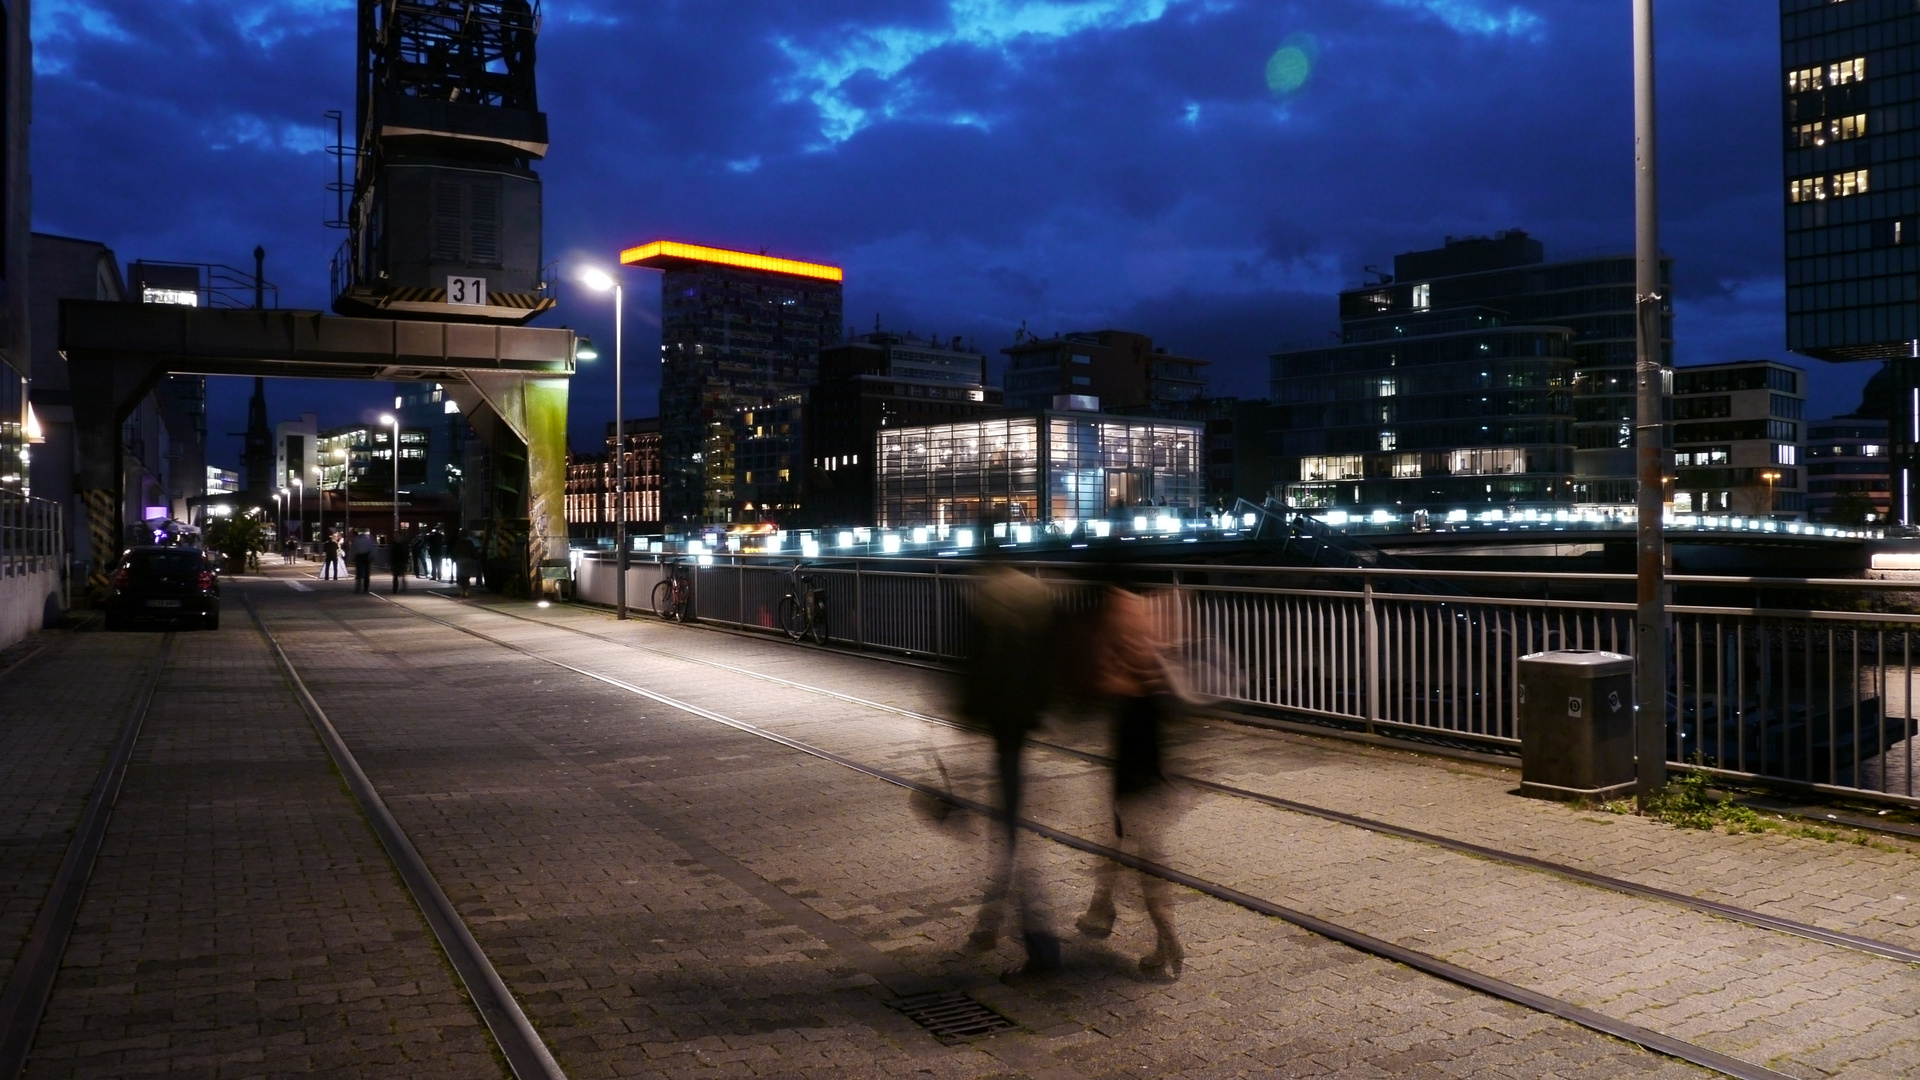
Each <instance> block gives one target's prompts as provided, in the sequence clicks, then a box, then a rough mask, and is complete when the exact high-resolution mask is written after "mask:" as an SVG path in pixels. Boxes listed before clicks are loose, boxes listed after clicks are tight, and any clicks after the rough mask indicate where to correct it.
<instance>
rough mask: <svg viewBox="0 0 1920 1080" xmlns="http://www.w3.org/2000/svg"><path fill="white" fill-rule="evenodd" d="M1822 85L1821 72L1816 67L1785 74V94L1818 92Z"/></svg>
mask: <svg viewBox="0 0 1920 1080" xmlns="http://www.w3.org/2000/svg"><path fill="white" fill-rule="evenodd" d="M1822 85H1824V80H1823V79H1822V78H1821V71H1820V69H1819V68H1817V67H1810V68H1801V69H1800V70H1798V71H1789V72H1787V92H1788V93H1790V94H1798V93H1801V92H1803V91H1807V90H1818V89H1820V87H1821V86H1822Z"/></svg>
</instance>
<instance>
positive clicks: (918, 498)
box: [874, 398, 1205, 529]
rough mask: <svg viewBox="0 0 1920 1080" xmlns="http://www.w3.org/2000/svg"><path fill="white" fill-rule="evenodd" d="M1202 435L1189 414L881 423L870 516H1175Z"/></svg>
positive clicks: (885, 519) (1194, 491)
mask: <svg viewBox="0 0 1920 1080" xmlns="http://www.w3.org/2000/svg"><path fill="white" fill-rule="evenodd" d="M1062 404H1065V399H1064V398H1063V400H1062ZM1204 441H1205V432H1204V431H1203V429H1202V427H1201V425H1199V424H1195V423H1191V422H1188V421H1181V420H1160V419H1156V418H1152V417H1129V416H1111V415H1105V414H1102V413H1098V412H1089V411H1082V410H1077V409H1060V410H1052V409H1049V410H1041V411H1037V412H1027V413H1013V414H1006V415H1001V416H990V417H983V418H981V419H977V420H963V421H957V422H952V423H945V424H928V425H923V426H917V427H898V428H884V429H882V430H881V431H880V432H879V434H878V435H877V436H876V437H875V443H876V445H875V457H876V459H877V462H876V475H875V480H874V488H875V490H874V522H875V524H877V525H880V526H882V527H886V528H902V527H912V526H920V525H925V526H936V527H938V526H949V527H952V526H971V525H974V524H976V523H979V522H983V521H992V522H1006V523H1015V524H1028V525H1052V526H1056V527H1059V528H1062V529H1071V528H1073V527H1075V526H1077V524H1078V523H1080V522H1083V521H1089V520H1102V519H1112V518H1115V517H1119V516H1123V515H1125V514H1127V513H1129V512H1130V511H1136V510H1145V509H1147V508H1154V509H1153V514H1154V516H1155V517H1156V518H1157V517H1159V516H1161V515H1162V514H1165V515H1172V516H1180V515H1181V514H1182V513H1183V512H1192V511H1194V510H1197V509H1198V508H1199V507H1200V506H1201V500H1202V494H1203V490H1204V485H1205V479H1204V476H1205V464H1204V462H1203V460H1202V456H1201V455H1202V450H1203V446H1204Z"/></svg>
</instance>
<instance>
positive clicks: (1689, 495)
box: [1673, 491, 1693, 514]
mask: <svg viewBox="0 0 1920 1080" xmlns="http://www.w3.org/2000/svg"><path fill="white" fill-rule="evenodd" d="M1673 508H1674V510H1675V511H1676V512H1678V513H1682V514H1691V513H1693V492H1691V491H1679V492H1675V493H1674V496H1673Z"/></svg>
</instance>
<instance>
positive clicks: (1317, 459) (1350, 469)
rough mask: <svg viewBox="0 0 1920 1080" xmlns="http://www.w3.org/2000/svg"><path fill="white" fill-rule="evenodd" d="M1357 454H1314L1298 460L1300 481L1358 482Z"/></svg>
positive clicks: (1359, 473) (1358, 460) (1358, 464)
mask: <svg viewBox="0 0 1920 1080" xmlns="http://www.w3.org/2000/svg"><path fill="white" fill-rule="evenodd" d="M1360 475H1361V465H1360V455H1359V454H1316V455H1309V456H1307V457H1303V458H1301V459H1300V479H1302V480H1358V479H1360Z"/></svg>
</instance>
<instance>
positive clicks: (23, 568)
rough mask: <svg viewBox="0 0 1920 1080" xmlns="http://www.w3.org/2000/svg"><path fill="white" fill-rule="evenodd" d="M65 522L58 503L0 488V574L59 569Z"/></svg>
mask: <svg viewBox="0 0 1920 1080" xmlns="http://www.w3.org/2000/svg"><path fill="white" fill-rule="evenodd" d="M65 525H66V522H65V519H64V517H63V516H62V514H61V513H60V504H59V503H56V502H52V501H50V500H47V499H35V498H32V497H31V496H27V495H21V494H20V493H18V492H14V491H0V577H10V578H11V577H25V576H26V575H28V574H38V573H45V572H48V571H52V572H55V573H58V572H59V571H61V570H62V569H63V568H64V567H63V564H64V563H65V562H66V532H65Z"/></svg>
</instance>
